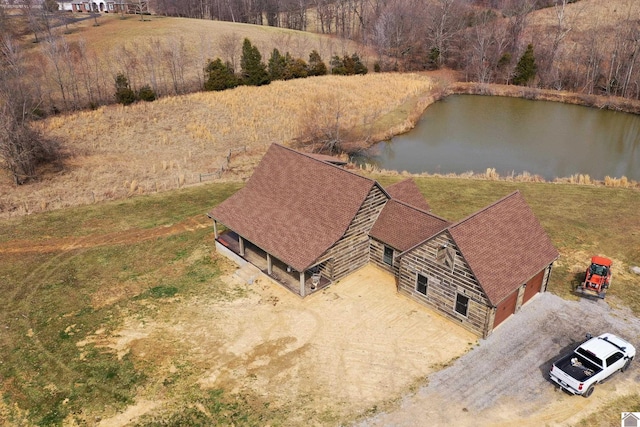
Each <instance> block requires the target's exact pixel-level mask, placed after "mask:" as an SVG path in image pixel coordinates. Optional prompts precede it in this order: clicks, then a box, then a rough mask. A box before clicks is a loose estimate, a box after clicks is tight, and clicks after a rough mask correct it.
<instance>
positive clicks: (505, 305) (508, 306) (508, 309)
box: [493, 289, 518, 328]
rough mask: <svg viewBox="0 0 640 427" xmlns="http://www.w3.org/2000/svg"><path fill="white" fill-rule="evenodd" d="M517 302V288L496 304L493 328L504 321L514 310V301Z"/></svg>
mask: <svg viewBox="0 0 640 427" xmlns="http://www.w3.org/2000/svg"><path fill="white" fill-rule="evenodd" d="M517 302H518V290H517V289H516V291H515V292H514V293H512V294H511V295H510V296H509V297H507V299H506V300H504V301H502V303H500V304H498V309H497V310H496V319H495V320H494V321H493V327H494V328H495V327H496V326H498V325H499V324H500V323H502V322H503V321H504V319H506V318H507V317H509V316H511V315H512V314H513V313H515V312H516V303H517Z"/></svg>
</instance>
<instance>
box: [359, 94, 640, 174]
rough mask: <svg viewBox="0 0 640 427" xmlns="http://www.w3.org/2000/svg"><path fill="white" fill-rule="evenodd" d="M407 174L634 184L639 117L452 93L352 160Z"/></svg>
mask: <svg viewBox="0 0 640 427" xmlns="http://www.w3.org/2000/svg"><path fill="white" fill-rule="evenodd" d="M356 161H358V162H362V163H364V162H367V163H372V164H375V165H377V166H378V167H380V168H383V169H389V170H397V171H408V172H412V173H420V172H429V173H450V172H454V173H464V172H468V171H473V172H476V173H483V172H485V171H486V170H487V168H495V170H496V172H498V173H499V174H500V175H501V176H505V175H510V174H512V173H513V174H516V175H518V174H520V173H522V172H525V171H526V172H529V173H531V174H534V175H540V176H542V177H544V178H545V179H547V180H552V179H553V178H555V177H567V176H570V175H573V174H588V175H589V176H590V177H591V178H594V179H604V177H605V176H607V175H608V176H611V177H621V176H626V177H627V178H629V179H633V180H636V181H640V116H636V115H633V114H627V113H620V112H614V111H608V110H599V109H596V108H588V107H582V106H576V105H568V104H562V103H558V102H547V101H530V100H525V99H519V98H508V97H497V96H474V95H455V96H450V97H447V98H445V99H444V100H443V101H439V102H437V103H435V104H433V105H431V106H430V107H429V108H427V110H426V111H425V113H424V115H423V116H422V118H421V120H420V122H419V123H418V124H417V126H416V127H415V128H414V129H413V130H412V131H410V132H409V133H407V134H404V135H400V136H397V137H395V138H393V139H392V140H391V141H386V142H381V143H379V144H376V145H375V146H374V147H372V148H371V149H370V150H369V151H368V152H367V153H366V154H365V155H364V156H362V157H359V158H357V159H356Z"/></svg>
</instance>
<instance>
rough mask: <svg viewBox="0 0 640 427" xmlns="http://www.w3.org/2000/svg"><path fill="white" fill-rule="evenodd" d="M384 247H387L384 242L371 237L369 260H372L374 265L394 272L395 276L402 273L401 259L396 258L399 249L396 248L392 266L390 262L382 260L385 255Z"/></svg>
mask: <svg viewBox="0 0 640 427" xmlns="http://www.w3.org/2000/svg"><path fill="white" fill-rule="evenodd" d="M384 247H385V244H384V243H382V242H380V241H378V240H376V239H371V242H370V243H369V248H370V251H369V258H370V259H369V261H370V262H372V263H373V264H374V265H376V266H378V267H380V268H382V269H383V270H385V271H388V272H389V273H391V274H393V275H394V276H395V277H398V275H399V274H400V260H398V259H395V257H396V255H398V251H396V250H395V249H394V251H393V257H394V258H393V266H390V265H389V264H387V263H385V262H384V261H383V260H382V258H383V256H384ZM389 247H390V246H389Z"/></svg>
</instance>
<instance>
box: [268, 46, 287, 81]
mask: <svg viewBox="0 0 640 427" xmlns="http://www.w3.org/2000/svg"><path fill="white" fill-rule="evenodd" d="M286 66H287V59H286V58H285V57H284V56H282V55H281V54H280V51H279V50H278V49H275V48H274V49H273V52H271V58H269V79H271V81H273V80H282V79H284V71H285V67H286Z"/></svg>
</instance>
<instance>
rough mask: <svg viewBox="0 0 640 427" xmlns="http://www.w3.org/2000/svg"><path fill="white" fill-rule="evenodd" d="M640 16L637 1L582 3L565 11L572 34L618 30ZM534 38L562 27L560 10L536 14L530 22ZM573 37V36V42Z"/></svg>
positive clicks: (548, 10)
mask: <svg viewBox="0 0 640 427" xmlns="http://www.w3.org/2000/svg"><path fill="white" fill-rule="evenodd" d="M638 16H640V3H638V2H637V1H635V0H607V1H602V0H580V1H577V2H575V3H571V4H568V5H567V6H566V7H565V20H566V23H567V25H568V26H569V27H570V28H571V32H575V33H577V34H579V33H581V32H584V31H588V30H593V29H595V30H597V31H603V30H606V29H615V28H616V25H617V24H618V23H619V22H620V21H624V20H626V19H629V18H631V19H634V18H637V17H638ZM529 24H530V25H531V26H530V28H529V29H530V31H531V33H533V34H546V33H548V30H549V29H553V28H555V27H556V26H557V25H558V9H554V8H546V9H540V10H538V11H535V12H533V13H532V14H531V15H530V21H529ZM571 37H572V34H571V33H570V34H569V38H571Z"/></svg>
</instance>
